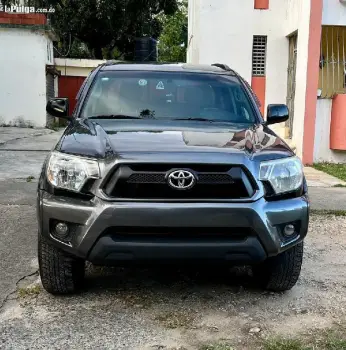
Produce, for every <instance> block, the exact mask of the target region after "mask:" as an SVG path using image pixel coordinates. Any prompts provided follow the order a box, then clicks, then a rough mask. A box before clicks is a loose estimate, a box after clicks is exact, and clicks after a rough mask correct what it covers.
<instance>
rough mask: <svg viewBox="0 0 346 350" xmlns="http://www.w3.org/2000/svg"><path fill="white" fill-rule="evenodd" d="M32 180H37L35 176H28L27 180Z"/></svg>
mask: <svg viewBox="0 0 346 350" xmlns="http://www.w3.org/2000/svg"><path fill="white" fill-rule="evenodd" d="M32 180H35V176H28V177H27V178H26V182H31V181H32Z"/></svg>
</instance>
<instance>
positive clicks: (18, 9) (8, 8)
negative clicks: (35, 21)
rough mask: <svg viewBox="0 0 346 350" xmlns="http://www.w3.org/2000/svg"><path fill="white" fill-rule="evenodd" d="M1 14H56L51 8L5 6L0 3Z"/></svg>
mask: <svg viewBox="0 0 346 350" xmlns="http://www.w3.org/2000/svg"><path fill="white" fill-rule="evenodd" d="M0 12H6V13H26V14H27V13H54V12H55V9H54V8H53V7H50V8H37V7H35V6H24V5H3V4H2V3H1V1H0Z"/></svg>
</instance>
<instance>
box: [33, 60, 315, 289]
mask: <svg viewBox="0 0 346 350" xmlns="http://www.w3.org/2000/svg"><path fill="white" fill-rule="evenodd" d="M68 110H69V102H68V99H66V98H55V99H52V100H50V101H49V102H48V104H47V112H48V113H50V114H51V115H52V116H55V117H59V118H66V119H68V120H69V125H68V127H67V128H66V130H65V131H64V134H63V135H62V137H61V139H60V140H59V142H58V143H57V145H56V146H55V148H54V150H52V152H51V153H50V154H49V156H48V157H47V159H46V161H45V163H44V165H43V168H42V173H41V177H40V181H39V186H38V194H37V216H38V259H39V265H40V275H41V279H42V283H43V286H44V288H45V289H46V290H47V291H48V292H50V293H53V294H67V293H74V292H77V291H78V290H80V289H81V287H82V284H83V279H84V270H85V262H86V261H89V262H91V263H93V264H95V265H112V266H124V265H128V264H139V265H140V266H144V265H149V264H160V265H161V264H187V265H191V264H199V265H201V264H208V265H209V266H210V265H213V266H215V268H218V266H220V264H223V265H226V266H227V265H229V266H231V265H250V266H252V270H253V275H254V278H255V279H256V280H257V281H258V283H259V284H260V285H261V287H263V288H266V289H268V290H272V291H285V290H289V289H291V288H292V287H293V286H294V285H295V284H296V282H297V280H298V278H299V274H300V270H301V265H302V259H303V240H304V238H305V236H306V234H307V231H308V222H309V200H308V195H307V186H306V181H305V177H304V174H303V167H302V164H301V161H300V160H299V159H298V158H297V157H296V156H295V154H294V153H293V152H292V150H291V149H290V148H289V147H288V145H287V144H286V143H285V142H284V141H283V140H282V139H280V137H278V136H277V135H276V134H275V133H274V132H273V131H272V130H271V129H269V128H268V125H270V124H274V123H280V122H284V121H286V120H287V118H288V109H287V107H286V106H285V105H269V106H268V111H267V118H266V121H264V120H263V117H262V115H261V113H260V110H259V103H258V100H257V98H256V96H255V95H254V93H253V92H252V90H251V88H250V86H249V84H248V83H246V81H245V80H244V79H243V78H242V77H241V76H240V75H239V74H237V73H236V72H235V71H234V70H232V69H230V68H229V67H228V66H226V65H223V64H215V65H211V66H205V65H189V64H157V63H156V64H150V63H146V64H133V63H132V64H131V63H115V62H107V63H105V64H102V65H101V66H99V67H98V68H96V69H95V70H94V71H93V72H92V73H91V74H90V75H89V77H88V78H87V79H86V81H85V83H84V84H83V86H82V88H81V90H80V92H79V95H78V101H77V105H76V108H75V109H74V112H73V114H72V116H70V115H69V114H68Z"/></svg>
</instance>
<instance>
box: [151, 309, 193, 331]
mask: <svg viewBox="0 0 346 350" xmlns="http://www.w3.org/2000/svg"><path fill="white" fill-rule="evenodd" d="M155 320H156V321H158V322H160V323H161V324H162V325H163V326H164V327H165V328H168V329H176V328H191V327H192V324H193V322H194V317H193V316H192V315H191V314H189V313H188V312H176V311H175V312H166V313H163V314H161V315H157V316H156V317H155Z"/></svg>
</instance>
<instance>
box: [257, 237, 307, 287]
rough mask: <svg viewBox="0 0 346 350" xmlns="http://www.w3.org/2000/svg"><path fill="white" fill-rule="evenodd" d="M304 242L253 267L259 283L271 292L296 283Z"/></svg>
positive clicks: (301, 261)
mask: <svg viewBox="0 0 346 350" xmlns="http://www.w3.org/2000/svg"><path fill="white" fill-rule="evenodd" d="M303 252H304V243H303V242H301V243H299V244H297V245H296V246H294V247H293V248H291V249H289V250H286V251H285V252H283V253H281V254H279V255H278V256H275V257H272V258H269V259H268V260H266V261H265V262H263V263H262V264H260V265H257V266H254V267H253V274H254V277H255V279H256V280H257V281H258V282H259V284H260V285H261V286H262V287H263V288H265V289H267V290H270V291H273V292H284V291H287V290H290V289H292V288H293V287H294V286H295V284H296V283H297V281H298V279H299V276H300V271H301V267H302V263H303Z"/></svg>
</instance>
